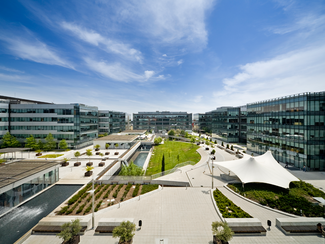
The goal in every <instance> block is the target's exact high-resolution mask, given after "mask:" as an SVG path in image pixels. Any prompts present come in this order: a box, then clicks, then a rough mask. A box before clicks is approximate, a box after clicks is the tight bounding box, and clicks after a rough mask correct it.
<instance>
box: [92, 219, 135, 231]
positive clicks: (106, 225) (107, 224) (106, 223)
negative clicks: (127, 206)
mask: <svg viewBox="0 0 325 244" xmlns="http://www.w3.org/2000/svg"><path fill="white" fill-rule="evenodd" d="M123 221H130V222H131V223H133V222H134V219H133V218H101V219H99V221H98V226H97V228H96V229H95V233H96V234H100V233H112V232H113V230H114V228H115V227H117V226H119V225H120V224H121V223H122V222H123Z"/></svg>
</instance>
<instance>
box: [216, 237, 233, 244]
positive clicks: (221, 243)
mask: <svg viewBox="0 0 325 244" xmlns="http://www.w3.org/2000/svg"><path fill="white" fill-rule="evenodd" d="M213 244H229V242H227V241H221V240H219V239H218V238H217V237H216V236H213Z"/></svg>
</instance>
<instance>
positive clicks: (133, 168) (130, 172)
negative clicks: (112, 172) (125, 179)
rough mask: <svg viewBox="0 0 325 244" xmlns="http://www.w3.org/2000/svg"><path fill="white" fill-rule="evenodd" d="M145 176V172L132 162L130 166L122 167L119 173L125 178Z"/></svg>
mask: <svg viewBox="0 0 325 244" xmlns="http://www.w3.org/2000/svg"><path fill="white" fill-rule="evenodd" d="M143 174H144V170H143V169H142V168H141V167H139V166H138V165H136V164H134V163H133V162H132V161H131V162H130V164H129V166H122V169H121V172H120V173H119V175H123V176H141V175H143Z"/></svg>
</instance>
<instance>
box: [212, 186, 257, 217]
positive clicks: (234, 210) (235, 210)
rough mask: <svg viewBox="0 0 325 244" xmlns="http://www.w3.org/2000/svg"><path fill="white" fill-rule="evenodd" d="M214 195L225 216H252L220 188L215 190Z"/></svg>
mask: <svg viewBox="0 0 325 244" xmlns="http://www.w3.org/2000/svg"><path fill="white" fill-rule="evenodd" d="M213 197H214V200H215V201H216V204H217V206H218V208H219V210H220V212H221V214H222V217H224V218H252V216H250V215H249V214H248V213H246V212H245V211H244V210H242V209H241V208H240V207H238V206H237V205H235V204H234V203H233V202H232V201H230V200H229V199H228V198H227V197H226V196H225V195H223V194H222V193H221V191H219V190H218V189H216V190H214V191H213Z"/></svg>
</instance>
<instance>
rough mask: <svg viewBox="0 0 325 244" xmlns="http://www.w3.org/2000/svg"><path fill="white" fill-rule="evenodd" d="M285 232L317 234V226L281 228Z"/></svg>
mask: <svg viewBox="0 0 325 244" xmlns="http://www.w3.org/2000/svg"><path fill="white" fill-rule="evenodd" d="M281 228H282V229H284V230H285V231H286V232H289V233H319V231H318V230H317V226H315V225H300V226H299V225H296V226H294V225H289V226H283V225H282V226H281Z"/></svg>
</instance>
